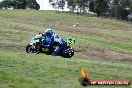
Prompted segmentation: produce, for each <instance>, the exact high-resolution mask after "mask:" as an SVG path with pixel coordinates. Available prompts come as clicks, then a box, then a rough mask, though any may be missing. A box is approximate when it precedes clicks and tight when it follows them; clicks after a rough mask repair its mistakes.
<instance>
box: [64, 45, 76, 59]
mask: <svg viewBox="0 0 132 88" xmlns="http://www.w3.org/2000/svg"><path fill="white" fill-rule="evenodd" d="M73 55H74V49H73V48H71V47H68V48H64V50H63V51H62V57H64V58H71V57H72V56H73Z"/></svg>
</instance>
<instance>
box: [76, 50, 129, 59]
mask: <svg viewBox="0 0 132 88" xmlns="http://www.w3.org/2000/svg"><path fill="white" fill-rule="evenodd" d="M76 55H79V56H83V57H85V58H88V57H94V58H97V59H105V60H114V61H129V62H132V55H130V54H123V53H119V52H116V51H112V50H108V49H95V48H90V49H85V50H76Z"/></svg>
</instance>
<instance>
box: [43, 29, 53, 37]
mask: <svg viewBox="0 0 132 88" xmlns="http://www.w3.org/2000/svg"><path fill="white" fill-rule="evenodd" d="M53 33H54V32H53V30H52V29H47V30H46V31H45V36H46V37H51V36H52V34H53Z"/></svg>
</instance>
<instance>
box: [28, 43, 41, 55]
mask: <svg viewBox="0 0 132 88" xmlns="http://www.w3.org/2000/svg"><path fill="white" fill-rule="evenodd" d="M26 52H27V53H35V54H39V52H40V50H39V49H35V48H34V47H33V46H32V45H30V44H29V45H27V46H26Z"/></svg>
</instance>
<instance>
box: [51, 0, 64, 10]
mask: <svg viewBox="0 0 132 88" xmlns="http://www.w3.org/2000/svg"><path fill="white" fill-rule="evenodd" d="M50 3H51V5H52V7H53V8H55V9H57V11H59V10H60V9H61V10H63V9H64V6H65V0H55V1H54V0H50Z"/></svg>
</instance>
